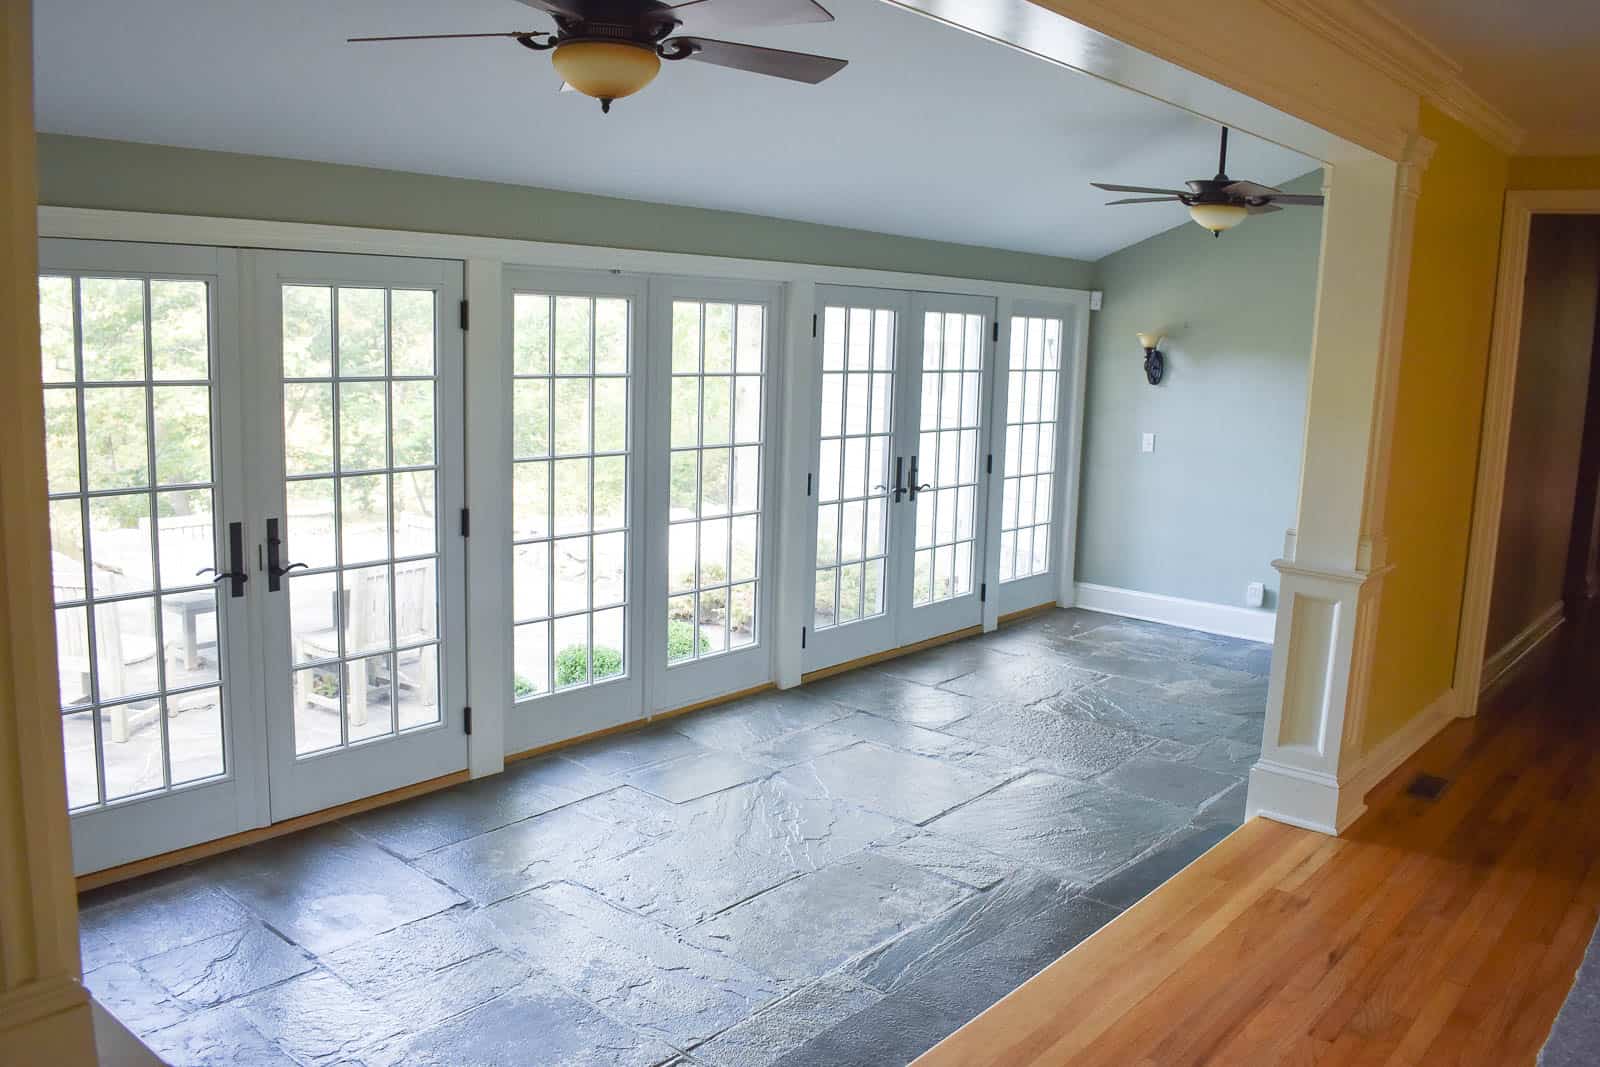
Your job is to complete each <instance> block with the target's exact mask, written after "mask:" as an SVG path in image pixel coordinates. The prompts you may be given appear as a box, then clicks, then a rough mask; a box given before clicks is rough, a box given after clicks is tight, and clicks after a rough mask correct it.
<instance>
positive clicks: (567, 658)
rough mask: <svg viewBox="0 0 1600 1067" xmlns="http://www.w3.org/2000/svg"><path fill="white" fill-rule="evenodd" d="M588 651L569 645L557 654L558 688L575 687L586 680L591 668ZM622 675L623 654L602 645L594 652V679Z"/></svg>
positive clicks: (580, 646) (579, 646)
mask: <svg viewBox="0 0 1600 1067" xmlns="http://www.w3.org/2000/svg"><path fill="white" fill-rule="evenodd" d="M587 660H588V649H586V648H584V647H583V646H582V645H568V646H567V647H566V648H563V649H562V650H561V651H560V652H558V653H557V654H556V686H557V687H558V688H559V687H562V686H568V685H575V684H577V683H578V682H581V681H583V680H584V677H585V673H586V672H587V670H588V668H589V664H588V662H587ZM621 673H622V653H620V652H618V651H617V650H616V649H614V648H607V647H605V646H604V645H600V646H598V647H596V648H595V650H594V677H595V679H596V680H597V681H598V680H600V679H604V678H612V677H615V676H616V675H619V674H621Z"/></svg>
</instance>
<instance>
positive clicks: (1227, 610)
mask: <svg viewBox="0 0 1600 1067" xmlns="http://www.w3.org/2000/svg"><path fill="white" fill-rule="evenodd" d="M1073 594H1074V596H1073V599H1074V601H1075V603H1076V604H1077V606H1078V607H1080V608H1084V609H1086V610H1088V611H1103V612H1105V613H1107V614H1108V615H1121V616H1123V617H1125V618H1129V619H1144V620H1146V621H1149V622H1162V623H1166V624H1167V625H1169V626H1182V627H1184V628H1185V629H1189V630H1202V631H1204V632H1205V633H1209V634H1221V635H1222V636H1224V637H1240V638H1243V639H1244V640H1246V641H1260V642H1263V643H1270V642H1271V641H1272V634H1273V628H1274V626H1275V625H1276V624H1277V613H1276V612H1273V611H1263V610H1261V609H1259V608H1237V607H1234V606H1233V605H1231V604H1213V603H1211V602H1210V601H1206V600H1188V599H1186V598H1184V597H1179V596H1166V595H1164V594H1162V593H1143V592H1140V591H1138V590H1136V589H1118V588H1116V587H1114V586H1109V585H1096V584H1094V583H1093V582H1077V583H1075V584H1074V585H1073Z"/></svg>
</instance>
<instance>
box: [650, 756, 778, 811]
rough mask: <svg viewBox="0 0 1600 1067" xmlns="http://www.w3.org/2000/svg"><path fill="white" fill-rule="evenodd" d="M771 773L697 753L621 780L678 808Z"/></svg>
mask: <svg viewBox="0 0 1600 1067" xmlns="http://www.w3.org/2000/svg"><path fill="white" fill-rule="evenodd" d="M771 773H772V768H770V767H768V766H766V765H765V764H762V763H754V762H752V761H750V760H747V759H745V758H744V757H742V756H735V755H733V754H732V753H729V752H698V753H696V754H694V755H692V756H684V757H682V758H680V759H675V760H668V761H667V762H665V763H653V764H651V765H650V766H648V767H641V768H639V769H638V770H634V771H629V772H628V773H627V775H625V776H624V780H625V781H626V782H627V783H628V784H629V785H632V786H634V787H635V788H637V789H642V790H644V791H645V792H646V793H649V794H651V795H652V796H658V797H660V798H661V799H662V800H668V801H671V802H672V803H674V804H681V803H683V802H684V801H686V800H694V799H696V798H698V797H703V796H705V795H706V794H708V793H716V792H720V791H721V790H724V789H731V788H732V787H734V786H736V785H742V784H743V783H745V782H753V781H755V780H756V779H757V778H765V777H766V776H767V775H768V774H771Z"/></svg>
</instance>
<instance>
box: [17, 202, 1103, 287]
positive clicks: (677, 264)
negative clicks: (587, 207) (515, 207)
mask: <svg viewBox="0 0 1600 1067" xmlns="http://www.w3.org/2000/svg"><path fill="white" fill-rule="evenodd" d="M39 235H40V236H41V237H70V238H89V239H95V240H105V241H145V242H149V243H153V244H195V245H215V246H219V247H224V248H276V249H283V250H286V251H296V252H351V253H358V254H365V255H383V256H416V257H423V258H428V259H459V260H470V259H485V260H500V261H501V262H502V263H504V264H505V265H507V266H512V267H524V266H525V267H534V268H540V269H556V270H597V271H611V272H617V271H621V272H624V273H629V274H675V275H689V276H693V277H706V278H730V279H741V280H747V281H763V282H799V281H811V282H820V283H823V284H827V285H854V286H864V287H868V288H873V289H907V290H913V291H917V292H926V293H956V294H960V295H965V296H993V297H1000V296H1009V297H1012V298H1014V299H1033V300H1052V301H1060V300H1061V299H1062V297H1063V296H1064V295H1065V296H1067V297H1069V298H1071V297H1073V296H1076V297H1078V298H1079V299H1081V300H1083V301H1085V302H1087V301H1088V299H1089V291H1088V290H1087V289H1066V288H1059V289H1058V288H1055V287H1052V286H1043V285H1024V284H1022V283H1020V282H995V281H985V280H983V279H978V278H952V277H947V276H945V275H940V274H915V273H910V272H906V271H892V270H872V269H867V268H860V267H832V266H826V265H821V264H813V263H785V262H782V261H779V260H764V259H740V258H735V257H731V256H706V255H698V254H693V253H687V252H653V251H648V250H641V249H630V248H603V247H599V246H594V245H570V244H558V243H555V242H552V241H520V240H513V239H510V238H500V237H468V236H463V235H460V234H447V233H423V232H419V231H415V230H378V229H371V228H365V227H359V226H327V225H322V224H320V223H307V222H271V221H264V220H259V219H229V218H214V217H210V216H204V215H168V214H160V213H155V212H143V211H104V210H100V209H98V208H72V207H52V206H48V205H46V206H42V207H40V208H39Z"/></svg>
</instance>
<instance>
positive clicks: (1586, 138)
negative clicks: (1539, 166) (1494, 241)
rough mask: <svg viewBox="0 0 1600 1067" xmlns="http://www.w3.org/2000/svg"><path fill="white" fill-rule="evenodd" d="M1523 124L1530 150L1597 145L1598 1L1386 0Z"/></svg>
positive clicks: (1599, 115) (1481, 90)
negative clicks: (1444, 0) (1446, 0)
mask: <svg viewBox="0 0 1600 1067" xmlns="http://www.w3.org/2000/svg"><path fill="white" fill-rule="evenodd" d="M1385 2H1386V6H1387V7H1388V8H1389V10H1391V11H1392V12H1393V13H1394V14H1395V15H1397V16H1398V17H1399V18H1400V19H1401V20H1402V21H1404V22H1406V23H1407V24H1408V25H1410V26H1411V27H1412V28H1413V29H1415V30H1417V31H1418V32H1419V33H1420V34H1421V35H1422V36H1423V37H1425V38H1427V39H1428V41H1429V42H1430V43H1432V44H1433V45H1434V46H1435V47H1437V48H1438V49H1440V50H1441V51H1443V52H1444V53H1445V55H1447V56H1449V57H1450V58H1451V59H1453V60H1455V61H1456V62H1457V63H1459V64H1460V65H1461V79H1462V80H1463V81H1465V82H1466V83H1467V84H1468V85H1469V86H1471V87H1472V89H1473V90H1474V91H1475V92H1477V93H1478V95H1479V96H1481V97H1483V98H1484V99H1485V100H1487V101H1489V102H1490V103H1491V104H1493V105H1494V106H1495V107H1497V108H1499V109H1500V110H1501V111H1503V112H1505V114H1506V115H1507V117H1509V118H1510V119H1511V120H1512V121H1513V122H1515V123H1516V124H1517V125H1518V126H1520V127H1522V129H1523V131H1524V134H1525V137H1524V147H1523V150H1524V151H1527V152H1535V153H1537V152H1552V153H1557V154H1565V153H1567V152H1595V151H1600V107H1596V106H1595V98H1596V97H1597V96H1600V3H1597V2H1596V0H1532V2H1526V0H1525V2H1522V3H1517V2H1515V0H1449V2H1443V0H1385Z"/></svg>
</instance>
